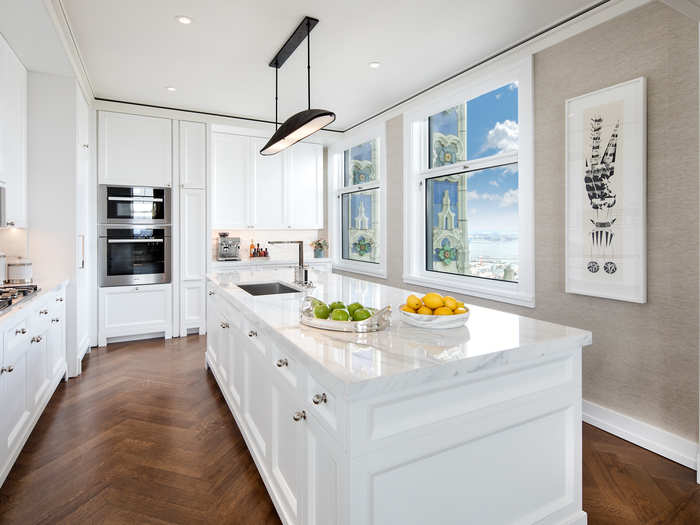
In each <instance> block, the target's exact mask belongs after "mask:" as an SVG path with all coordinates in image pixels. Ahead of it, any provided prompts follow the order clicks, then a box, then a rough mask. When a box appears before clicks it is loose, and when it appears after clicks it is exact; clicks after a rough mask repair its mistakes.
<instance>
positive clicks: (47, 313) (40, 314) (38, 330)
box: [29, 298, 54, 336]
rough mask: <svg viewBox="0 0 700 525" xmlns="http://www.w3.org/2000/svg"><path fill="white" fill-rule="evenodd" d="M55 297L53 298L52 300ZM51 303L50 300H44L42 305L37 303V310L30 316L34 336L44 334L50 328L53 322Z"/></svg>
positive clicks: (30, 326)
mask: <svg viewBox="0 0 700 525" xmlns="http://www.w3.org/2000/svg"><path fill="white" fill-rule="evenodd" d="M53 300H54V299H53V298H52V299H51V301H53ZM50 304H51V303H50V302H49V301H42V303H41V304H40V305H37V306H36V308H35V310H34V311H33V312H32V314H31V316H30V318H29V319H30V325H29V328H30V331H31V332H32V336H35V335H39V334H43V333H44V332H46V330H48V329H49V325H50V324H51V309H50V307H49V305H50Z"/></svg>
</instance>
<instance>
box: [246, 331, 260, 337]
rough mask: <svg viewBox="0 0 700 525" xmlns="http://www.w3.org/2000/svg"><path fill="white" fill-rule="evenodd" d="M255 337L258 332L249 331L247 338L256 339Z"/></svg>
mask: <svg viewBox="0 0 700 525" xmlns="http://www.w3.org/2000/svg"><path fill="white" fill-rule="evenodd" d="M257 335H258V332H256V331H255V330H251V331H250V332H248V337H257Z"/></svg>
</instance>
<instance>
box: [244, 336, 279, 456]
mask: <svg viewBox="0 0 700 525" xmlns="http://www.w3.org/2000/svg"><path fill="white" fill-rule="evenodd" d="M236 342H237V345H236V351H237V352H238V355H239V356H240V357H241V359H242V363H243V374H242V375H243V381H244V383H245V384H244V391H243V403H242V406H243V419H244V420H245V424H246V426H247V427H248V430H249V434H250V437H251V440H250V441H251V445H252V446H253V447H254V448H255V452H256V453H257V456H258V457H259V458H261V459H262V460H263V461H265V462H267V461H268V455H269V453H270V433H271V428H270V427H271V421H270V416H271V415H272V414H271V410H270V389H269V388H266V385H267V384H268V381H269V378H268V373H267V372H268V370H267V367H265V364H264V361H263V358H262V357H261V356H260V355H257V354H259V352H258V350H257V349H256V348H255V347H253V345H252V343H250V341H248V340H247V336H246V335H245V334H243V333H241V332H240V331H239V332H238V337H237V340H236Z"/></svg>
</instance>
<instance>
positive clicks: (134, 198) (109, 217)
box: [100, 185, 170, 224]
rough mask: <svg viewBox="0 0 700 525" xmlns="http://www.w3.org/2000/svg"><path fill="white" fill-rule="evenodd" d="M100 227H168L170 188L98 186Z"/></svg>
mask: <svg viewBox="0 0 700 525" xmlns="http://www.w3.org/2000/svg"><path fill="white" fill-rule="evenodd" d="M100 223H102V224H170V188H149V187H136V186H130V187H127V186H107V185H101V186H100Z"/></svg>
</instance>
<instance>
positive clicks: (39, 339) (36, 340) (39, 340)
mask: <svg viewBox="0 0 700 525" xmlns="http://www.w3.org/2000/svg"><path fill="white" fill-rule="evenodd" d="M32 343H41V336H40V335H37V336H35V337H32Z"/></svg>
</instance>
